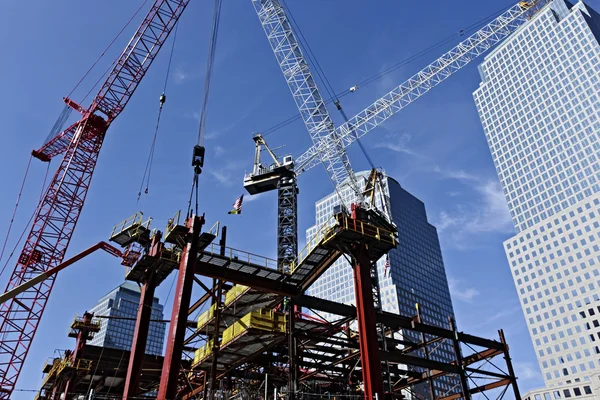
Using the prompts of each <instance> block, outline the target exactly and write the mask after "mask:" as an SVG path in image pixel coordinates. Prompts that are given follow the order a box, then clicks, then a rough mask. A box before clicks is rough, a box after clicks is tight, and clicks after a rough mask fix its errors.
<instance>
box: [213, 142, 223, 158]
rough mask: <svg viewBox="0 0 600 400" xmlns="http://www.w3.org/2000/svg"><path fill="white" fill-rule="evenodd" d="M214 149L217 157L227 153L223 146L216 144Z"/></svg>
mask: <svg viewBox="0 0 600 400" xmlns="http://www.w3.org/2000/svg"><path fill="white" fill-rule="evenodd" d="M213 150H214V152H215V156H217V157H219V156H221V155H223V154H224V153H225V149H224V148H223V146H219V145H216V146H214V147H213Z"/></svg>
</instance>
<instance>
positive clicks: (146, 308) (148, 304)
mask: <svg viewBox="0 0 600 400" xmlns="http://www.w3.org/2000/svg"><path fill="white" fill-rule="evenodd" d="M154 289H156V286H155V285H154V282H149V283H148V282H147V283H145V284H143V285H142V288H141V294H140V304H139V307H138V314H137V321H136V323H135V331H134V333H133V342H132V345H131V353H130V356H129V367H128V368H127V377H126V378H125V390H124V391H123V400H127V399H129V398H131V397H134V396H136V395H137V393H138V390H139V387H140V373H141V370H142V363H143V361H144V356H145V355H146V342H147V341H148V331H149V329H150V318H151V316H152V300H153V299H154Z"/></svg>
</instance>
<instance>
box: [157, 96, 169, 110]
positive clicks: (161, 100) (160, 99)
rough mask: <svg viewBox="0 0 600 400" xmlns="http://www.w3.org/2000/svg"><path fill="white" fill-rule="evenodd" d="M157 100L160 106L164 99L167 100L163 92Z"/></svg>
mask: <svg viewBox="0 0 600 400" xmlns="http://www.w3.org/2000/svg"><path fill="white" fill-rule="evenodd" d="M158 101H159V102H160V106H161V107H162V105H163V104H165V101H167V96H165V94H164V93H163V94H161V95H160V98H159V99H158Z"/></svg>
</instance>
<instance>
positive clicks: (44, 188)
mask: <svg viewBox="0 0 600 400" xmlns="http://www.w3.org/2000/svg"><path fill="white" fill-rule="evenodd" d="M29 161H30V162H31V159H30V160H29ZM27 170H29V163H28V164H27ZM49 172H50V163H48V165H47V166H46V173H45V175H44V182H43V183H42V190H41V191H40V197H39V200H38V204H37V206H36V208H35V210H34V211H33V213H32V214H31V217H29V221H27V224H26V225H25V227H24V228H23V231H22V232H21V235H20V236H19V239H18V240H17V242H16V243H15V245H14V247H13V248H12V250H11V252H10V254H9V255H8V258H7V259H6V261H5V262H4V265H3V266H2V270H0V277H1V276H2V275H3V274H4V271H5V270H6V267H7V266H8V263H9V261H10V260H11V258H12V256H13V255H14V254H15V251H16V250H17V247H19V244H20V243H21V241H22V240H23V236H25V232H27V229H28V228H29V226H30V225H31V221H33V218H34V217H35V215H36V214H37V213H38V211H39V209H40V208H41V206H42V200H43V198H44V193H45V191H46V181H47V179H48V173H49ZM25 178H27V172H25ZM25 178H24V179H23V183H25ZM21 190H23V186H21ZM20 197H21V191H20V192H19V195H18V197H17V204H16V205H15V211H14V214H13V218H14V216H15V214H16V212H17V208H18V205H19V199H20ZM12 223H13V222H12V220H11V223H10V227H12ZM10 227H9V231H8V232H7V234H6V239H5V241H4V246H6V242H7V241H8V234H9V233H10ZM2 254H4V247H3V248H2ZM1 259H2V258H1V257H0V260H1Z"/></svg>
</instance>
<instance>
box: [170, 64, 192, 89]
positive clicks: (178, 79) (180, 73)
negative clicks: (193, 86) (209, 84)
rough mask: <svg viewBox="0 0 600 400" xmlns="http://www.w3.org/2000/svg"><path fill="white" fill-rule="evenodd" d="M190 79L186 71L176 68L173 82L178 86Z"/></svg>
mask: <svg viewBox="0 0 600 400" xmlns="http://www.w3.org/2000/svg"><path fill="white" fill-rule="evenodd" d="M189 77H190V73H189V72H186V71H184V70H183V69H182V68H181V67H177V68H175V71H173V81H174V82H175V84H176V85H180V84H182V83H183V82H185V81H186V80H187V79H188V78H189Z"/></svg>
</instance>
